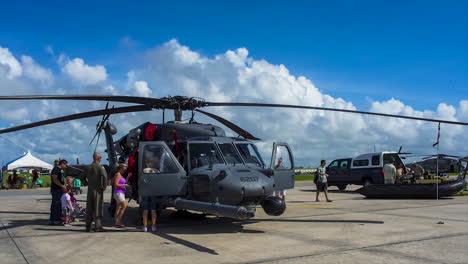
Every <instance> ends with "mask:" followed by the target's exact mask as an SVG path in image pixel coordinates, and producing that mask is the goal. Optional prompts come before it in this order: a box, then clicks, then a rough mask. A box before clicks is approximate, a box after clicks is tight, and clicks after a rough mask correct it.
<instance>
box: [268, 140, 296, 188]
mask: <svg viewBox="0 0 468 264" xmlns="http://www.w3.org/2000/svg"><path fill="white" fill-rule="evenodd" d="M270 168H271V169H272V170H273V171H274V178H275V188H274V189H275V190H284V189H292V188H294V157H293V154H292V152H291V149H290V148H289V145H288V144H287V143H282V142H274V143H273V153H272V155H271V163H270Z"/></svg>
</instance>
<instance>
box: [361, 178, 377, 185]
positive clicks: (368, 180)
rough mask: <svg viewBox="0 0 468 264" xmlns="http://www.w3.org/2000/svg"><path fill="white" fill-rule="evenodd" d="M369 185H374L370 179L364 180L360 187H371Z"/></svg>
mask: <svg viewBox="0 0 468 264" xmlns="http://www.w3.org/2000/svg"><path fill="white" fill-rule="evenodd" d="M371 184H374V182H373V181H372V180H371V179H365V180H364V181H363V183H362V185H364V186H367V185H371Z"/></svg>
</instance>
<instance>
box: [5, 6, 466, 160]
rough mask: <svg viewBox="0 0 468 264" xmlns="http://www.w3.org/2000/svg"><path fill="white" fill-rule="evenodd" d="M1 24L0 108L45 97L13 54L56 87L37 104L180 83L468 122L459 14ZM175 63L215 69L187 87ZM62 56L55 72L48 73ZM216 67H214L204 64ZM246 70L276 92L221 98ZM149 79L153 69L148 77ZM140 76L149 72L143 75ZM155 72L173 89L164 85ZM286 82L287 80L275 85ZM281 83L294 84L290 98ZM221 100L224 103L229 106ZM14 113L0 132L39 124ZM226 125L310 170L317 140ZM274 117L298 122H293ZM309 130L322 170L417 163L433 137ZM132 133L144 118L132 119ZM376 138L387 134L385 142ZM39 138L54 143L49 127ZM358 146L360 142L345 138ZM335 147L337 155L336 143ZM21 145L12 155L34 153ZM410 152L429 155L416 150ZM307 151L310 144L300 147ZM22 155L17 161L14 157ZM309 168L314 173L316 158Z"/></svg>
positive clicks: (334, 9) (168, 11)
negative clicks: (360, 156)
mask: <svg viewBox="0 0 468 264" xmlns="http://www.w3.org/2000/svg"><path fill="white" fill-rule="evenodd" d="M291 2H292V3H291ZM0 25H2V26H1V27H0V48H6V49H8V54H7V55H8V56H10V55H11V56H13V57H14V58H16V60H17V61H20V64H21V67H23V74H22V75H21V76H17V77H15V78H16V79H15V80H13V81H12V80H8V78H7V79H5V80H6V81H5V80H3V79H2V76H1V74H2V57H1V56H0V92H1V94H5V95H6V94H11V90H9V89H10V88H9V85H12V84H14V85H16V86H15V87H20V88H21V89H22V91H31V89H30V88H31V87H32V88H33V89H32V91H36V90H34V87H36V85H43V86H44V83H43V82H37V81H34V80H31V78H30V77H28V76H27V74H28V73H27V72H26V70H25V69H26V67H27V63H25V62H24V61H23V60H22V59H21V56H22V55H27V56H31V57H32V58H33V60H34V61H35V62H36V63H37V64H38V65H39V66H40V67H41V69H43V70H42V71H41V70H40V72H42V73H44V72H47V71H48V70H50V71H51V73H52V77H50V78H52V79H53V80H54V82H53V84H51V85H49V86H50V87H46V88H44V87H41V89H37V93H50V92H57V89H60V88H62V87H61V86H63V89H65V90H66V91H67V93H69V94H73V93H90V91H95V93H98V94H100V93H104V91H105V89H104V88H105V87H106V86H109V85H112V86H114V87H115V88H116V89H117V91H118V92H119V93H120V94H128V95H142V94H145V95H151V96H153V95H154V96H156V95H157V96H166V95H175V94H173V93H177V94H184V93H186V92H187V91H189V92H190V90H187V89H188V88H187V87H180V84H181V83H185V84H186V83H188V84H189V85H193V84H195V85H199V86H198V87H199V90H200V93H202V94H203V96H205V95H209V96H211V95H213V96H212V98H223V96H229V95H235V96H233V97H232V98H231V99H232V100H243V99H245V98H243V97H242V96H241V95H242V93H249V92H251V90H253V91H254V92H253V93H252V94H254V95H258V94H262V93H263V95H264V100H266V101H268V100H270V101H275V100H276V101H275V102H277V103H280V102H283V101H281V99H282V98H281V95H282V93H283V92H284V94H285V96H284V99H285V101H284V103H297V104H299V103H302V104H309V102H310V104H311V105H314V104H316V105H321V106H329V107H350V106H349V105H348V106H346V104H347V103H349V104H352V105H353V106H355V107H356V108H357V109H359V110H365V111H366V110H373V111H385V112H392V111H393V110H394V109H397V110H395V111H396V112H393V113H394V114H403V115H420V116H423V115H424V116H426V117H429V118H431V117H432V118H434V117H438V118H451V119H454V118H456V119H460V120H463V121H465V122H466V121H468V120H467V117H468V34H467V32H468V1H443V2H442V1H333V0H331V1H229V2H228V1H138V2H136V1H132V2H130V1H48V2H43V1H8V2H5V3H2V7H1V15H0ZM173 40H175V41H173ZM239 48H245V49H246V50H248V58H244V57H242V56H243V55H242V54H244V53H243V52H244V51H243V50H238V49H239ZM51 50H52V51H53V53H52V54H51V52H50V51H51ZM0 51H1V50H0ZM227 51H233V52H234V53H233V54H234V55H233V56H234V57H235V58H237V61H242V62H243V64H242V67H241V68H239V67H238V65H237V64H236V62H235V61H233V60H232V58H231V57H232V56H231V55H232V54H231V55H229V54H227V53H228V52H227ZM10 53H11V54H10ZM178 54H179V55H180V54H184V56H189V57H190V56H195V57H197V59H195V61H196V62H197V63H198V64H200V65H201V64H208V65H215V66H214V69H215V70H213V69H212V72H209V71H207V72H198V73H197V74H198V75H193V74H192V73H191V71H192V70H193V69H192V68H190V67H186V65H182V64H183V63H182V64H180V61H179V62H177V61H175V60H173V59H174V58H176V57H177V56H179V55H178ZM0 55H1V54H0ZM61 55H62V56H64V58H65V61H63V62H61V63H58V60H59V57H60V56H61ZM228 55H229V56H228ZM11 56H10V57H11ZM217 56H220V57H221V59H220V60H218V59H216V58H217ZM230 56H231V57H230ZM5 58H6V57H4V58H3V59H5ZM75 58H80V59H83V61H82V63H81V64H79V63H78V64H77V61H75V60H74V59H75ZM149 58H152V59H149ZM154 58H156V60H154ZM171 58H172V59H171ZM252 61H254V62H256V63H257V66H258V65H260V64H261V62H262V61H264V62H266V64H265V65H263V66H261V67H258V68H257V70H258V69H259V68H261V70H260V71H259V72H257V73H256V74H258V75H255V74H254V75H255V76H254V77H255V78H253V79H254V80H257V79H261V78H262V76H263V75H262V74H263V72H261V71H263V70H264V71H265V72H267V73H268V74H270V76H269V78H270V79H273V80H275V81H274V82H272V83H268V80H267V81H266V82H263V83H260V84H258V85H257V86H255V85H254V86H253V87H250V86H249V87H247V86H245V87H240V86H239V85H238V86H239V87H238V86H233V87H226V86H224V87H223V85H225V84H226V83H228V84H229V83H234V84H238V81H239V80H240V79H241V77H242V76H240V75H239V76H237V75H236V74H238V72H240V71H241V70H242V71H243V70H246V69H247V70H252V68H255V67H253V66H252V64H251V62H252ZM10 62H11V58H10ZM221 62H223V63H221ZM3 63H4V64H5V61H4V62H3ZM178 63H179V64H178ZM68 64H70V65H71V66H74V67H75V68H73V69H75V70H82V69H83V68H84V69H88V70H90V72H88V73H89V74H94V75H93V76H92V77H93V78H95V79H93V80H96V81H95V82H93V84H92V85H90V83H89V82H88V83H87V84H86V78H88V77H89V76H86V77H83V76H81V75H80V76H78V75H76V74H77V73H76V72H70V71H67V68H66V66H67V65H68ZM72 64H73V65H72ZM280 64H282V65H284V66H285V67H286V68H287V70H288V71H289V74H286V75H285V74H282V73H281V69H279V68H278V67H276V66H278V65H280ZM5 65H7V64H5ZM99 65H102V67H104V68H105V74H104V75H105V76H103V75H102V71H101V72H100V71H99V69H98V68H99V67H98V66H99ZM88 66H89V67H88ZM159 66H161V67H162V68H161V69H162V70H161V69H159V70H158V67H159ZM205 66H206V65H205ZM77 67H78V68H77ZM80 67H81V68H80ZM87 67H88V68H87ZM171 67H172V68H171ZM217 67H219V68H220V69H223V70H224V73H225V74H226V75H224V76H221V77H222V78H225V79H226V80H228V81H226V82H222V81H220V80H218V78H217V77H218V75H219V74H223V72H221V73H220V72H218V71H216V68H217ZM223 67H225V68H223ZM262 67H263V68H262ZM36 68H37V67H36ZM150 68H151V69H153V71H151V70H148V69H150ZM166 68H167V69H168V70H167V72H169V73H171V74H172V75H171V76H172V77H170V78H169V77H167V76H163V75H164V74H165V71H164V69H166ZM70 69H71V68H68V70H70ZM197 69H198V68H197ZM239 69H240V70H239ZM278 69H279V70H278ZM129 72H133V73H135V78H130V77H129V75H128V73H129ZM96 74H97V75H96ZM99 74H101V75H99ZM154 76H156V77H154ZM213 76H214V78H213ZM285 76H286V77H285ZM299 76H304V77H305V78H307V80H310V81H311V82H312V83H313V85H315V87H316V88H318V89H319V92H317V91H316V88H315V87H313V86H310V85H304V83H301V82H300V81H298V79H299V78H297V77H299ZM36 77H37V76H36ZM289 77H294V78H296V79H295V80H294V81H293V82H289V83H288V82H286V83H282V81H283V80H284V79H285V78H286V79H287V78H289ZM3 78H4V77H3ZM89 78H91V77H89ZM96 78H97V79H96ZM190 78H192V79H190ZM256 78H257V79H256ZM262 80H263V81H265V80H264V79H262ZM83 81H85V82H84V83H83ZM187 81H189V82H187ZM137 82H140V83H139V85H140V86H139V88H140V90H138V89H136V88H137V85H136V83H137ZM143 82H144V83H143ZM206 83H209V84H212V85H215V86H217V85H219V86H220V87H221V88H220V91H218V92H217V93H215V94H212V91H211V90H209V89H205V90H203V89H202V88H200V87H202V86H200V85H203V84H206ZM265 83H266V85H271V86H272V88H271V91H272V92H271V93H274V92H277V93H279V95H274V94H273V95H271V96H270V94H269V93H268V92H266V93H264V92H265V87H264V85H265ZM290 83H293V84H291V86H288V85H289V84H290ZM145 85H146V86H145ZM281 85H283V86H282V87H276V86H281ZM301 85H303V87H302V86H301ZM45 86H47V85H45ZM273 86H275V87H273ZM298 86H301V87H302V88H304V87H305V88H304V89H306V90H307V91H309V92H310V93H309V94H308V96H305V97H304V98H307V100H309V101H304V100H297V101H294V100H293V101H287V100H289V99H291V98H294V96H296V95H297V94H300V93H302V92H303V90H301V89H302V88H300V89H298V88H297V87H298ZM38 87H39V86H38ZM148 87H149V89H147V90H145V88H148ZM277 88H278V89H277ZM21 89H20V90H21ZM67 89H68V90H67ZM132 89H133V90H132ZM141 89H143V90H141ZM230 89H236V90H235V92H233V93H230V91H229V90H230ZM275 89H276V90H275ZM281 89H284V91H283V90H281ZM295 89H296V90H295ZM239 93H240V95H239ZM288 93H289V95H288ZM195 95H196V94H195ZM325 95H329V96H331V99H330V98H327V97H326V96H325ZM275 96H277V97H275ZM224 98H225V97H224ZM338 98H342V99H343V100H344V101H339V100H338ZM392 98H395V99H396V100H392ZM22 106H25V107H26V109H25V112H24V111H23V112H18V113H23V114H24V118H20V117H18V118H17V120H2V118H1V116H2V115H1V113H0V126H9V125H14V124H22V123H24V122H25V121H27V120H34V121H35V120H37V119H39V118H40V115H39V114H37V113H39V112H40V111H39V108H37V109H36V108H33V107H28V106H27V104H24V105H22ZM36 107H39V106H36ZM93 107H97V106H95V105H94V106H93ZM65 109H67V107H65ZM78 110H80V111H83V110H89V109H84V108H83V109H82V108H80V107H78V106H77V108H76V109H73V111H78ZM70 111H72V110H69V111H68V112H70ZM65 112H66V111H64V113H62V112H61V111H57V110H54V111H52V110H50V111H49V112H47V111H45V110H44V113H47V115H49V116H57V115H60V114H68V112H67V113H65ZM26 113H27V114H26ZM225 114H226V115H229V114H230V115H231V118H233V120H234V121H236V122H237V123H240V124H241V125H242V124H244V125H242V126H247V128H248V129H249V130H253V132H255V133H254V134H260V135H262V136H261V137H262V138H264V139H266V140H267V141H273V140H277V139H279V140H281V141H282V140H286V139H287V140H289V141H288V142H293V143H292V144H295V145H296V146H297V147H298V148H301V147H302V149H299V151H298V152H299V153H298V155H297V156H298V159H299V160H301V162H302V164H308V163H307V162H306V160H307V159H308V158H307V157H308V156H307V154H306V150H304V149H306V148H307V147H304V146H309V145H307V144H312V143H311V142H312V141H313V140H315V139H314V138H311V135H310V134H307V135H306V134H304V135H300V136H298V138H295V137H294V136H295V135H288V134H287V133H286V135H284V134H282V136H281V137H279V136H277V135H280V134H279V133H281V132H282V130H281V129H280V128H278V131H276V130H275V129H276V128H274V127H270V128H269V129H271V131H269V130H268V129H266V128H263V127H259V126H258V125H256V124H257V123H256V122H253V121H252V120H250V121H249V120H246V119H245V118H242V117H243V116H242V114H239V112H236V111H234V110H233V111H231V112H226V113H225ZM262 114H263V117H264V120H268V119H271V118H272V117H271V116H269V115H268V113H262ZM284 114H285V115H290V118H291V120H296V119H295V118H296V117H297V116H295V115H294V114H291V113H289V112H285V113H284ZM44 115H45V114H44ZM4 116H7V115H6V114H4ZM145 118H146V119H145ZM308 118H310V120H313V121H310V124H308V126H309V129H310V130H311V131H314V133H315V134H314V135H315V136H316V137H320V140H321V142H322V141H323V142H329V144H328V145H327V144H325V143H324V144H323V145H321V146H320V147H321V148H323V149H322V150H323V153H325V154H322V157H326V158H327V159H329V158H336V157H337V155H341V154H340V153H346V156H348V155H354V154H355V153H354V152H356V151H370V150H372V149H373V147H372V146H373V145H374V144H377V145H379V144H380V145H382V148H384V147H385V148H386V150H391V149H393V150H395V149H398V147H399V146H400V145H401V144H404V145H405V146H408V148H411V147H412V148H413V149H416V150H419V151H420V152H425V153H428V152H430V151H433V149H432V148H431V147H430V146H431V145H432V143H433V142H432V141H433V138H434V137H435V134H436V131H435V130H434V126H432V125H427V124H424V125H420V124H418V125H417V127H416V128H414V129H413V126H414V123H398V124H397V123H394V122H393V121H392V122H386V123H379V121H378V120H377V121H374V120H373V119H367V118H364V119H362V120H361V119H360V118H354V117H353V118H354V119H352V118H351V117H349V116H345V117H343V118H342V117H341V116H327V117H326V118H325V119H320V118H318V117H317V116H309V117H308ZM317 118H318V119H317ZM141 120H142V121H143V120H148V119H147V117H142V119H141ZM317 120H320V121H317ZM123 121H126V120H125V119H122V122H123ZM306 121H307V120H306ZM135 122H136V121H135ZM249 122H251V123H249ZM291 122H292V121H291ZM320 122H327V123H329V124H330V127H329V128H327V129H323V131H322V130H320V129H318V131H317V132H315V129H317V128H316V127H314V126H313V124H315V125H316V124H318V123H320ZM346 122H350V123H349V124H347V123H346ZM353 122H354V123H353ZM296 123H297V121H296ZM94 124H95V121H94V120H91V121H83V123H79V124H78V125H77V126H80V125H82V126H85V127H89V128H90V130H89V134H90V135H82V137H83V138H85V137H92V134H93V132H92V129H93V127H94ZM294 124H295V123H291V125H294ZM356 124H358V125H356ZM75 125H76V124H75ZM132 125H138V124H136V123H135V124H132ZM347 125H348V127H347V128H349V126H353V127H354V128H353V129H354V130H353V129H351V130H350V131H349V133H351V132H352V133H354V134H349V135H348V134H346V132H343V131H342V130H343V129H342V127H346V126H347ZM387 125H388V126H392V127H391V128H390V127H387V130H385V129H384V128H385V126H387ZM57 126H58V125H57ZM44 129H46V128H44ZM47 129H48V128H47ZM50 129H51V130H52V131H53V130H54V126H50ZM392 129H403V130H405V129H410V130H412V131H410V132H407V133H406V132H405V133H403V134H404V136H403V135H401V134H402V133H401V132H399V133H393V132H392V131H391V130H392ZM265 130H267V131H265ZM448 130H449V131H448ZM44 131H47V130H44ZM445 131H447V132H446V133H447V136H446V137H447V139H446V141H447V144H445V145H442V146H445V147H446V149H443V148H442V150H443V151H452V153H455V154H463V153H466V151H467V149H466V147H465V148H461V149H460V147H459V146H458V144H457V142H460V140H465V139H466V134H467V133H464V132H463V131H466V129H465V130H459V129H452V128H450V129H446V128H443V132H445ZM25 133H30V134H29V135H32V136H33V134H34V133H33V132H25ZM44 133H45V132H44ZM365 134H368V138H369V139H366V140H363V139H361V138H358V137H357V136H359V135H365ZM8 135H9V137H12V138H13V139H14V137H16V136H18V138H17V139H18V141H21V133H20V134H19V135H10V134H8ZM354 135H357V136H356V138H354ZM443 135H444V134H443ZM287 136H289V138H287ZM277 137H279V138H277ZM285 137H286V139H285ZM405 137H406V138H405ZM444 137H445V136H444ZM343 138H344V139H346V140H348V141H349V142H343V141H340V140H342V139H343ZM66 140H67V139H66ZM405 140H406V141H405ZM429 141H431V142H430V143H428V142H429ZM1 142H2V141H1V140H0V144H7V143H5V142H3V143H1ZM76 142H78V141H76ZM76 142H75V143H76ZM384 142H385V143H384ZM33 143H34V141H31V142H29V143H28V142H23V144H25V145H27V146H29V145H31V146H35V145H34V144H33ZM8 144H9V143H8ZM70 144H71V143H70ZM333 144H335V145H339V146H340V148H339V150H336V151H331V150H330V145H333ZM422 144H424V145H428V147H427V148H422V147H420V146H421V145H422ZM70 146H73V145H70ZM0 147H1V146H0ZM312 147H314V148H315V147H316V145H310V147H308V148H312ZM265 149H267V148H266V147H265ZM337 149H338V148H337ZM22 151H23V150H15V153H20V152H22ZM36 151H37V152H40V153H46V154H47V155H49V156H50V157H52V155H55V154H54V152H53V151H56V152H60V153H62V155H69V154H70V153H67V152H66V148H65V147H64V148H62V149H54V150H53V151H52V150H50V149H36ZM89 151H90V150H87V149H85V148H84V147H83V148H82V149H80V150H76V151H75V152H74V156H73V157H78V156H79V157H80V159H83V156H82V155H88V154H86V153H87V152H89ZM412 151H414V150H412ZM343 155H345V154H343ZM3 156H6V154H5V155H3ZM10 156H11V153H10ZM88 156H89V155H88ZM339 157H343V156H339ZM0 158H3V157H2V154H0ZM315 158H316V159H318V160H320V157H318V156H317V157H315ZM3 159H5V158H3ZM6 159H9V158H6ZM70 159H71V158H70ZM267 159H268V158H267Z"/></svg>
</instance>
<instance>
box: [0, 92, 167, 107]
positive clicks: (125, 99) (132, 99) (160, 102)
mask: <svg viewBox="0 0 468 264" xmlns="http://www.w3.org/2000/svg"><path fill="white" fill-rule="evenodd" d="M47 99H48V100H86V101H89V100H91V101H112V102H121V103H135V104H146V105H151V106H154V108H160V107H162V106H164V105H166V104H167V103H168V101H167V100H164V99H158V98H148V97H139V96H122V95H17V96H0V100H47Z"/></svg>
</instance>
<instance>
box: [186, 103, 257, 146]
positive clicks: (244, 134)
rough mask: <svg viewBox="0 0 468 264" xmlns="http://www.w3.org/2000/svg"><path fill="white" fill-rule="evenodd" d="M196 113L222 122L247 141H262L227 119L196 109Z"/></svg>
mask: <svg viewBox="0 0 468 264" xmlns="http://www.w3.org/2000/svg"><path fill="white" fill-rule="evenodd" d="M195 111H197V112H200V113H202V114H204V115H207V116H209V117H211V118H213V119H215V120H216V121H218V122H220V123H221V124H223V125H225V126H227V127H229V128H230V129H231V130H232V131H234V132H236V133H237V134H238V135H241V136H242V137H244V138H245V139H251V140H260V139H259V138H257V137H254V136H253V135H252V134H250V133H249V132H247V131H245V130H244V129H242V128H240V127H239V126H237V125H236V124H234V123H232V122H230V121H227V120H226V119H224V118H222V117H220V116H217V115H215V114H212V113H208V112H205V111H202V110H199V109H196V110H195Z"/></svg>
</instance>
